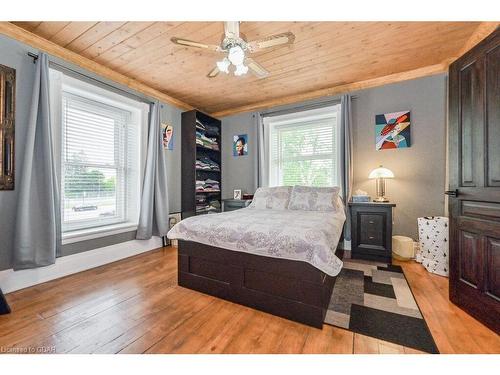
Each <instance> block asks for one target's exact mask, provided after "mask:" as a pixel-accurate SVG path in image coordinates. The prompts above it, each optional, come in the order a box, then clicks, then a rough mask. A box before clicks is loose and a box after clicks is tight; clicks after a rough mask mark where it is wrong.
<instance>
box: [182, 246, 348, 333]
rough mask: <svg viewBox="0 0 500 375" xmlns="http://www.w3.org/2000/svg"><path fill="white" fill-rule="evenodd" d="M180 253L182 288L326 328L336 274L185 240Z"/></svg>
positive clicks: (305, 264)
mask: <svg viewBox="0 0 500 375" xmlns="http://www.w3.org/2000/svg"><path fill="white" fill-rule="evenodd" d="M178 252H179V255H178V256H179V264H178V268H179V276H178V277H179V281H178V282H179V285H180V286H183V287H185V288H189V289H193V290H196V291H199V292H203V293H207V294H210V295H212V296H216V297H219V298H223V299H226V300H228V301H231V302H236V303H239V304H241V305H245V306H248V307H252V308H254V309H257V310H261V311H264V312H268V313H271V314H273V315H278V316H281V317H283V318H287V319H290V320H294V321H296V322H300V323H304V324H307V325H310V326H313V327H316V328H322V327H323V321H324V318H325V314H326V311H327V309H328V304H329V302H330V298H331V295H332V292H333V286H334V284H335V277H331V276H329V275H327V274H326V273H324V272H322V271H320V270H318V269H317V268H315V267H313V266H312V265H310V264H308V263H305V262H300V261H295V260H287V259H279V258H270V257H265V256H259V255H254V254H248V253H244V252H239V251H232V250H226V249H221V248H218V247H213V246H208V245H204V244H200V243H197V242H192V241H183V240H179V250H178ZM337 256H339V257H341V256H342V254H337Z"/></svg>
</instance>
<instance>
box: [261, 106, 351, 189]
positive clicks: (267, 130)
mask: <svg viewBox="0 0 500 375" xmlns="http://www.w3.org/2000/svg"><path fill="white" fill-rule="evenodd" d="M333 119H335V120H336V124H335V125H333V128H334V129H333V131H334V132H335V135H334V141H335V143H336V144H335V145H334V148H335V149H334V151H333V152H334V153H332V154H331V155H332V159H334V161H335V162H336V176H335V180H336V181H334V184H335V182H336V183H337V186H339V187H340V186H341V168H340V163H341V143H340V142H341V139H340V138H341V137H340V104H335V105H331V106H327V107H321V108H318V109H312V110H304V111H299V112H293V113H289V114H285V115H280V116H270V117H264V119H263V121H264V138H265V139H266V142H265V143H266V144H265V153H266V159H267V160H266V164H267V168H268V179H269V181H268V182H269V186H280V185H282V183H283V176H282V173H283V172H282V170H283V161H284V160H283V158H279V160H278V161H277V163H278V165H277V166H276V167H275V166H274V165H273V163H274V160H273V158H272V156H273V147H274V146H273V137H272V132H273V131H275V129H280V128H281V129H286V128H290V129H292V128H294V127H299V126H321V125H322V124H325V123H326V122H328V121H329V120H333ZM277 136H278V139H277V147H278V148H280V147H282V143H281V142H280V139H279V133H278V135H277ZM276 152H277V154H278V155H281V154H282V150H281V149H278V150H276ZM297 159H298V160H307V159H309V160H321V158H318V157H314V156H312V155H311V157H307V156H306V157H299V158H297ZM275 170H276V171H275Z"/></svg>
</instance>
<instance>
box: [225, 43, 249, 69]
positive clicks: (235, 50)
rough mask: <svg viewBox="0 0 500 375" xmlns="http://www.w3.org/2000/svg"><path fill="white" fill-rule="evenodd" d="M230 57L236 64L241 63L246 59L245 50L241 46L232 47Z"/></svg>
mask: <svg viewBox="0 0 500 375" xmlns="http://www.w3.org/2000/svg"><path fill="white" fill-rule="evenodd" d="M228 58H229V61H231V63H232V64H233V65H234V66H238V65H241V64H243V60H245V52H244V51H243V49H242V48H241V47H240V46H234V47H231V49H230V50H229V55H228Z"/></svg>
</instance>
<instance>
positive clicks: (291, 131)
mask: <svg viewBox="0 0 500 375" xmlns="http://www.w3.org/2000/svg"><path fill="white" fill-rule="evenodd" d="M337 115H338V111H336V110H332V111H330V112H329V113H327V114H322V115H320V116H314V114H311V113H308V114H307V115H306V114H302V115H300V114H296V115H295V116H292V118H291V119H290V118H289V119H287V120H284V121H283V120H280V119H275V120H274V121H273V120H272V119H271V120H270V121H269V124H268V126H269V182H270V185H271V186H281V185H307V186H337V185H338V182H339V181H338V175H339V172H340V171H339V167H338V163H339V146H338V116H337ZM288 117H289V116H288Z"/></svg>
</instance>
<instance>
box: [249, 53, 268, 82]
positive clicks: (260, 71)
mask: <svg viewBox="0 0 500 375" xmlns="http://www.w3.org/2000/svg"><path fill="white" fill-rule="evenodd" d="M245 64H246V65H247V66H248V68H249V69H250V70H251V71H252V73H253V74H255V75H256V76H257V78H266V77H267V76H268V75H269V72H268V71H267V70H266V69H264V67H263V66H262V65H260V64H259V63H257V62H256V61H255V60H254V59H251V58H250V57H247V58H246V59H245Z"/></svg>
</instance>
